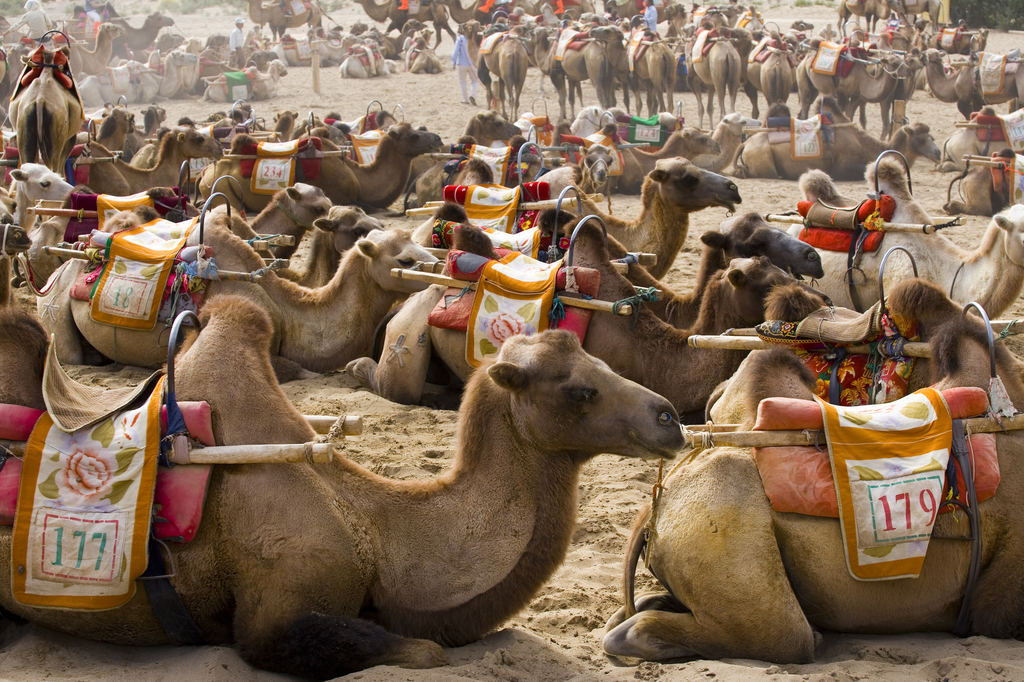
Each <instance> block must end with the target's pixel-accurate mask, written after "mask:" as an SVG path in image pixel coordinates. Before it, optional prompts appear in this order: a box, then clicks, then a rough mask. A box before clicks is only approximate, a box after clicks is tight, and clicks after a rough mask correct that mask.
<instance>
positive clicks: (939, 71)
mask: <svg viewBox="0 0 1024 682" xmlns="http://www.w3.org/2000/svg"><path fill="white" fill-rule="evenodd" d="M924 68H925V71H924V75H925V79H926V80H927V81H928V89H929V90H931V91H932V93H933V94H934V95H935V97H936V98H937V99H938V100H939V101H941V102H946V103H950V102H956V101H957V99H958V98H957V94H956V79H957V77H958V76H959V73H957V72H955V71H954V72H953V73H951V74H949V75H948V76H947V75H946V73H945V71H944V70H943V68H942V65H941V64H935V63H933V62H931V61H929V62H928V64H927V65H925V67H924Z"/></svg>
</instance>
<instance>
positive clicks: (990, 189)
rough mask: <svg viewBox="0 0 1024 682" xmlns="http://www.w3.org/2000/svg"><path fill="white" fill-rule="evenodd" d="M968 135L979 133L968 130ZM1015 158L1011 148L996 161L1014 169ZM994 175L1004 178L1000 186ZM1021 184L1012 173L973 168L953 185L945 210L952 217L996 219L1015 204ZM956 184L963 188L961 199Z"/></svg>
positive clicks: (954, 179) (951, 185) (985, 167)
mask: <svg viewBox="0 0 1024 682" xmlns="http://www.w3.org/2000/svg"><path fill="white" fill-rule="evenodd" d="M967 132H969V133H974V132H975V131H973V130H968V131H967ZM1014 156H1015V154H1014V153H1013V150H1012V149H1008V148H1007V149H1002V150H1000V151H999V155H998V157H993V158H998V159H999V160H1001V161H1003V162H1004V163H1006V164H1007V165H1008V167H1009V168H1010V169H1012V168H1013V158H1014ZM961 163H963V162H961ZM994 173H998V174H999V176H1001V177H1000V180H999V181H998V186H997V184H996V182H995V181H994V178H993V174H994ZM1018 182H1020V180H1019V178H1018V177H1017V175H1016V174H1015V173H1014V172H1013V171H1012V170H1011V171H1009V172H1005V171H1002V170H999V169H993V168H989V167H988V166H972V167H971V168H969V169H967V170H965V171H964V172H963V173H961V174H960V175H958V176H957V177H955V178H953V180H952V181H951V182H950V183H949V188H948V189H947V190H946V204H945V205H944V206H943V207H942V210H943V211H945V212H946V213H948V214H949V215H961V214H967V215H981V216H989V217H991V216H994V215H995V214H996V213H998V212H1000V211H1002V210H1003V209H1005V208H1008V207H1009V206H1011V205H1012V204H1013V195H1014V188H1015V187H1016V186H1017V183H1018ZM953 185H958V186H959V192H960V200H954V199H953V198H952V197H953Z"/></svg>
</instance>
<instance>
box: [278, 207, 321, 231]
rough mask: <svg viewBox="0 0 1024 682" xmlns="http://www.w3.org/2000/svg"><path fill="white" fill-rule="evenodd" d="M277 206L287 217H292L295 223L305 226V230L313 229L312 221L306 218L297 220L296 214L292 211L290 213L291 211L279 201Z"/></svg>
mask: <svg viewBox="0 0 1024 682" xmlns="http://www.w3.org/2000/svg"><path fill="white" fill-rule="evenodd" d="M277 207H278V208H279V209H281V213H284V214H285V215H286V216H288V217H289V218H290V219H292V220H293V221H295V223H296V224H297V225H301V226H302V227H304V228H306V229H307V230H312V229H313V223H311V222H308V221H306V220H299V217H298V216H296V215H295V214H294V213H292V212H291V211H289V210H288V209H287V208H285V207H284V206H283V205H282V204H281V202H277Z"/></svg>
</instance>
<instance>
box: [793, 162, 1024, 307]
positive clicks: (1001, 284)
mask: <svg viewBox="0 0 1024 682" xmlns="http://www.w3.org/2000/svg"><path fill="white" fill-rule="evenodd" d="M865 176H866V180H867V182H868V187H869V191H874V164H870V165H869V166H868V168H867V170H866V172H865ZM878 187H879V190H880V191H881V192H882V193H884V194H888V195H889V196H891V197H893V198H894V199H896V212H895V214H893V217H892V222H897V223H913V224H931V218H930V217H929V215H928V213H927V212H926V211H925V210H924V208H923V207H922V206H921V204H920V203H918V201H917V200H916V199H914V197H913V195H911V194H910V190H909V187H908V185H907V176H906V173H905V172H904V170H903V165H902V164H901V163H900V162H898V161H897V160H896V159H893V158H892V157H887V158H885V159H882V161H881V163H880V164H879V167H878ZM800 189H801V191H802V193H803V195H804V198H805V199H807V200H808V201H815V200H817V198H818V197H829V196H835V195H837V194H838V193H837V192H836V190H835V187H834V185H832V183H831V180H830V179H829V178H828V176H826V175H824V174H823V173H814V174H811V173H808V174H807V175H805V176H804V177H803V178H801V180H800ZM825 201H826V203H827V202H828V200H827V198H826V199H825ZM832 205H835V204H832ZM845 205H849V204H845ZM799 230H800V228H799V227H797V228H796V229H795V230H790V234H793V235H794V236H795V235H796V233H798V232H799ZM1022 235H1024V206H1011V207H1010V208H1009V210H1007V211H1006V212H1004V213H1000V214H997V215H996V216H995V217H994V218H993V219H992V222H991V223H989V226H988V228H987V229H986V231H985V234H984V235H983V236H982V238H981V244H980V245H979V246H978V248H977V249H975V250H974V251H964V250H963V249H961V248H960V247H958V246H956V245H955V244H954V243H953V242H952V241H950V240H949V239H948V238H946V237H945V236H943V235H941V234H932V235H924V234H921V233H911V232H892V233H889V234H886V236H885V240H884V242H883V244H882V245H881V246H880V247H879V249H878V250H877V251H874V252H870V253H865V254H863V256H862V257H861V259H860V262H859V264H858V267H860V268H861V270H862V271H863V273H864V281H860V278H859V277H858V281H857V283H856V290H857V293H858V296H859V298H860V300H861V302H862V304H863V305H864V306H869V305H872V304H873V303H874V302H875V301H877V300H878V267H879V265H880V263H881V260H882V257H883V256H884V255H885V252H886V251H887V250H888V249H890V248H892V247H893V246H904V247H906V248H907V249H909V250H910V252H911V253H912V254H913V255H914V259H915V260H916V261H917V271H918V273H919V274H920V276H921V277H922V278H923V279H926V280H928V281H930V282H934V283H935V284H937V285H938V286H939V287H940V288H942V290H943V291H945V292H947V293H949V295H950V298H952V299H953V300H954V301H956V302H957V303H960V304H965V303H967V302H969V301H977V302H979V303H981V304H982V305H983V306H984V307H985V310H987V311H988V313H989V315H991V316H992V317H993V318H995V317H997V316H999V315H1001V314H1003V313H1004V312H1005V311H1006V310H1007V309H1009V307H1010V306H1011V305H1013V302H1014V301H1015V300H1016V299H1017V297H1018V296H1020V294H1021V291H1022V290H1024V239H1022ZM819 253H820V254H821V260H822V265H823V266H824V268H825V276H824V277H823V278H822V279H821V280H820V281H819V283H818V286H819V288H820V289H821V290H822V292H824V293H825V294H826V295H828V296H829V297H830V298H831V299H832V300H833V301H834V302H835V304H836V305H839V306H843V307H847V308H852V307H854V306H853V304H852V303H853V302H852V301H851V299H850V291H849V286H848V284H847V283H846V280H845V273H846V271H847V264H846V258H847V254H846V253H838V252H834V251H819ZM912 276H913V272H912V269H911V267H910V262H909V259H906V258H893V259H890V261H889V263H888V264H887V265H886V272H885V277H884V283H885V287H886V289H890V288H892V287H893V286H894V285H895V284H896V283H897V282H900V281H902V280H905V279H909V278H910V277H912Z"/></svg>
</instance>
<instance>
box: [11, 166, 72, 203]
mask: <svg viewBox="0 0 1024 682" xmlns="http://www.w3.org/2000/svg"><path fill="white" fill-rule="evenodd" d="M11 178H12V180H13V181H14V182H13V183H12V187H11V194H12V195H13V196H14V197H16V200H17V201H19V203H20V202H22V201H28V202H30V203H31V204H32V205H34V204H35V203H36V202H37V201H41V200H44V199H46V200H48V201H64V199H66V198H67V196H68V194H69V193H70V192H71V189H72V187H71V185H70V184H69V183H67V182H66V181H65V180H64V178H62V177H61V176H60V175H58V174H57V173H54V172H53V171H52V170H50V169H49V168H47V167H46V166H44V165H42V164H40V163H23V164H21V168H15V169H14V170H12V171H11ZM25 208H29V206H25Z"/></svg>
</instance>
